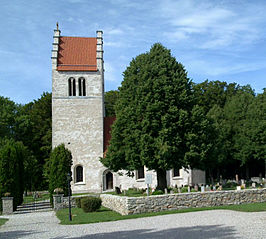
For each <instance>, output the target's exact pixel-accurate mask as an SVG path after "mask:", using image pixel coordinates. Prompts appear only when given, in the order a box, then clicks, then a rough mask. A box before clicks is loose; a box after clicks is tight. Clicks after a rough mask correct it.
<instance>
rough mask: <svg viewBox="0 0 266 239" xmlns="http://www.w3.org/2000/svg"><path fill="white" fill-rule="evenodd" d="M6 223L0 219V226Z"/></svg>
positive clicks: (3, 219)
mask: <svg viewBox="0 0 266 239" xmlns="http://www.w3.org/2000/svg"><path fill="white" fill-rule="evenodd" d="M6 221H8V219H5V218H0V226H1V225H4V224H5V222H6Z"/></svg>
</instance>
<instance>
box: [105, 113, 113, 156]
mask: <svg viewBox="0 0 266 239" xmlns="http://www.w3.org/2000/svg"><path fill="white" fill-rule="evenodd" d="M114 121H115V117H104V153H106V151H107V148H108V146H109V141H110V139H111V126H112V124H113V123H114Z"/></svg>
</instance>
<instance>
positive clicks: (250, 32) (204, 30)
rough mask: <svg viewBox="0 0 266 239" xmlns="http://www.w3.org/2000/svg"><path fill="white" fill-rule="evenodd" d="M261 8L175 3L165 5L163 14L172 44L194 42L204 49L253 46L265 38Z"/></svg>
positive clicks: (191, 2) (201, 2)
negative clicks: (169, 27) (170, 30)
mask: <svg viewBox="0 0 266 239" xmlns="http://www.w3.org/2000/svg"><path fill="white" fill-rule="evenodd" d="M260 8H261V6H252V7H250V6H249V5H248V4H246V5H244V4H243V3H242V5H241V4H239V5H238V8H234V7H232V6H229V5H227V6H225V5H221V4H218V3H217V2H214V1H200V2H199V1H192V0H187V1H172V0H166V1H163V2H162V4H161V9H162V10H161V14H162V16H163V17H164V18H165V19H166V20H167V21H168V23H169V24H170V26H171V28H172V29H173V31H172V34H170V35H169V38H171V39H172V41H175V40H177V41H180V40H187V39H190V40H191V41H192V42H193V46H196V47H199V48H203V49H215V48H220V47H226V46H232V45H242V44H250V43H253V42H255V41H256V40H258V39H259V38H260V37H261V34H262V31H263V30H261V28H260V26H261V23H263V21H265V18H264V17H263V15H262V14H260V13H259V9H260Z"/></svg>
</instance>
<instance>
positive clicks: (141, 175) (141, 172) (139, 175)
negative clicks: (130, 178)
mask: <svg viewBox="0 0 266 239" xmlns="http://www.w3.org/2000/svg"><path fill="white" fill-rule="evenodd" d="M136 178H137V179H143V178H145V173H144V166H142V167H140V168H139V169H138V170H137V172H136Z"/></svg>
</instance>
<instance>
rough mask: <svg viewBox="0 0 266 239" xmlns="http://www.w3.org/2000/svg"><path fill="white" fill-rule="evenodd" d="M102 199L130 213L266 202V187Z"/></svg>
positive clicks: (119, 211)
mask: <svg viewBox="0 0 266 239" xmlns="http://www.w3.org/2000/svg"><path fill="white" fill-rule="evenodd" d="M101 199H102V205H103V206H105V207H108V208H110V209H112V210H114V211H116V212H118V213H120V214H122V215H128V214H138V213H144V212H158V211H164V210H175V209H182V208H190V207H193V208H195V207H212V206H221V205H233V204H244V203H255V202H266V188H264V189H246V190H241V191H215V192H212V191H210V192H203V193H201V192H194V193H178V194H168V195H157V196H149V197H125V196H115V195H108V194H102V195H101Z"/></svg>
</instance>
